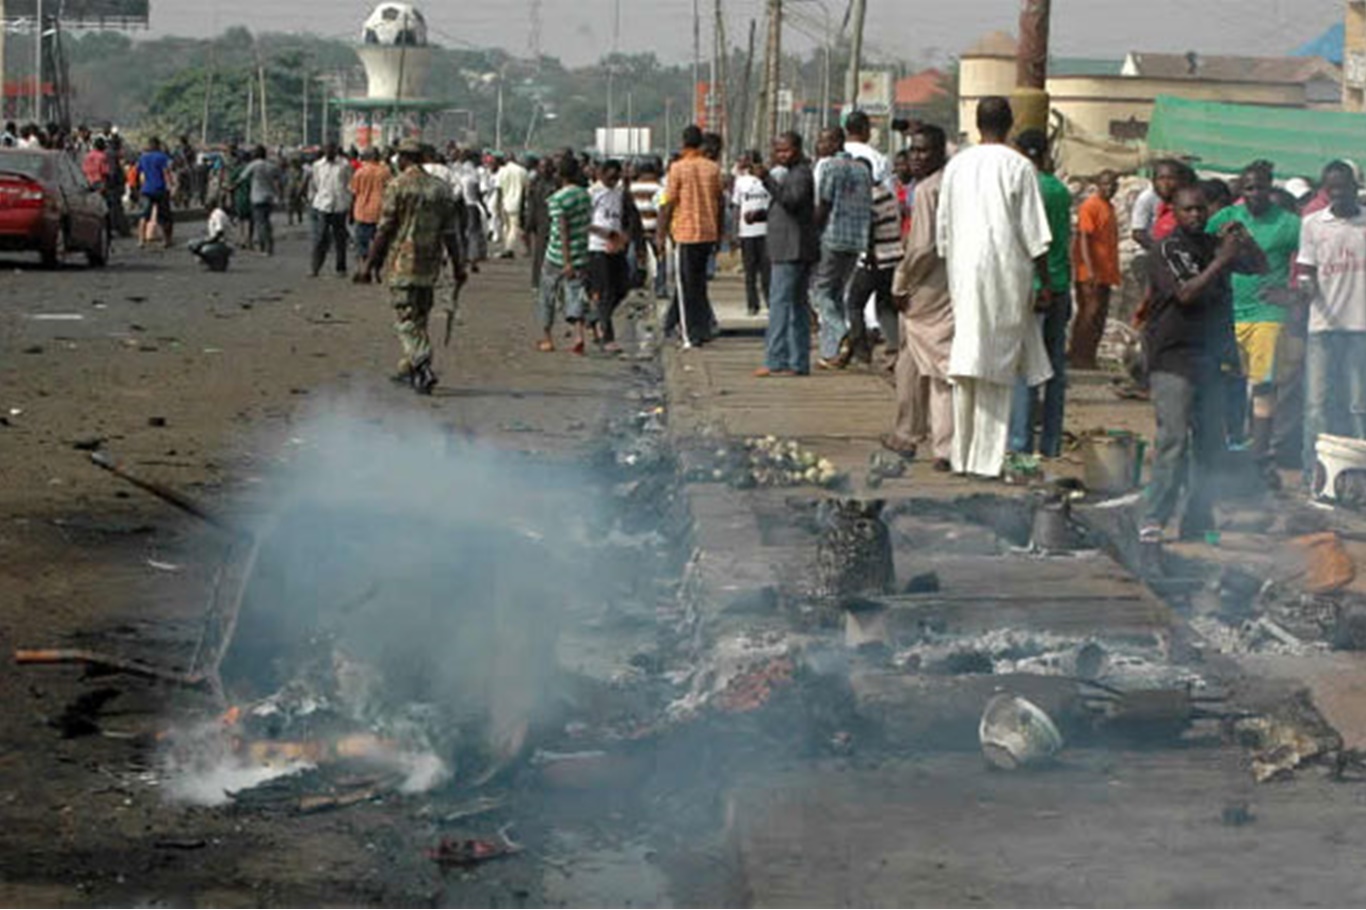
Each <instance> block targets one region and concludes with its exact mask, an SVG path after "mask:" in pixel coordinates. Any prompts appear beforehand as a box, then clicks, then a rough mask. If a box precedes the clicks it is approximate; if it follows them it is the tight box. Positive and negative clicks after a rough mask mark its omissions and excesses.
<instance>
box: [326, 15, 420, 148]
mask: <svg viewBox="0 0 1366 910" xmlns="http://www.w3.org/2000/svg"><path fill="white" fill-rule="evenodd" d="M431 53H432V52H431V48H430V47H429V46H428V44H427V20H426V19H425V18H424V17H423V15H422V12H421V10H419V9H418V8H417V7H416V6H414V5H413V4H411V3H398V2H389V0H386V2H384V3H380V4H379V5H378V6H376V7H375V9H374V11H373V12H371V13H370V16H369V17H368V18H367V19H366V20H365V24H364V25H363V26H361V34H360V44H359V45H358V46H357V47H356V56H358V57H359V58H360V61H361V64H362V65H363V66H364V67H365V78H366V91H365V97H363V98H349V99H346V100H345V101H343V102H342V104H341V107H342V112H343V113H342V143H343V144H344V145H355V146H357V147H359V148H367V147H369V146H371V145H389V144H392V143H395V142H397V141H398V140H399V139H402V138H403V137H405V136H419V137H420V136H422V135H423V132H424V129H425V127H426V124H427V120H428V116H429V115H430V114H431V113H433V112H435V111H436V110H439V109H441V108H443V107H444V106H445V105H444V104H442V103H441V102H436V101H433V100H432V99H431V98H429V97H428V95H427V73H428V71H429V69H430V67H431Z"/></svg>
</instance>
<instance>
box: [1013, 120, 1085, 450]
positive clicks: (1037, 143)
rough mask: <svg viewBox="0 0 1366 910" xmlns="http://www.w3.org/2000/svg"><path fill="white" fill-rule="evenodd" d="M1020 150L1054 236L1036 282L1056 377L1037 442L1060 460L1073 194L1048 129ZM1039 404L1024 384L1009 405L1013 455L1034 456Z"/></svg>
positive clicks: (1022, 142)
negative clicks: (1035, 174) (1056, 167)
mask: <svg viewBox="0 0 1366 910" xmlns="http://www.w3.org/2000/svg"><path fill="white" fill-rule="evenodd" d="M1015 148H1016V149H1018V150H1019V151H1020V153H1021V154H1022V155H1024V156H1025V157H1026V158H1028V159H1029V160H1030V161H1032V162H1033V163H1034V166H1035V167H1036V168H1038V171H1039V191H1040V193H1042V195H1043V207H1044V211H1045V213H1047V215H1048V230H1049V232H1050V233H1052V235H1053V239H1052V241H1051V242H1050V243H1049V245H1048V255H1047V256H1046V257H1045V258H1044V260H1043V262H1042V263H1041V264H1040V265H1039V266H1038V272H1039V274H1038V277H1037V278H1036V279H1035V281H1034V288H1035V292H1036V294H1037V299H1036V302H1035V307H1034V308H1035V311H1036V312H1037V314H1038V318H1039V325H1040V329H1041V331H1042V332H1043V343H1044V347H1045V348H1046V349H1047V350H1048V360H1049V363H1051V364H1052V366H1053V378H1052V379H1049V380H1048V381H1047V382H1046V383H1044V385H1043V435H1042V438H1040V439H1038V440H1037V442H1038V452H1039V454H1040V455H1043V456H1044V457H1046V458H1057V457H1058V456H1059V455H1061V454H1062V422H1063V405H1064V403H1065V399H1066V396H1067V323H1068V321H1069V320H1071V318H1072V256H1071V249H1072V194H1071V192H1070V191H1068V189H1067V187H1066V185H1064V184H1063V182H1062V181H1061V180H1059V179H1058V178H1057V177H1054V176H1053V161H1052V156H1051V155H1050V154H1049V151H1048V136H1047V135H1045V133H1044V132H1043V130H1025V131H1024V132H1022V133H1020V135H1018V136H1016V137H1015ZM1037 401H1038V389H1037V388H1030V387H1029V386H1028V385H1026V384H1025V381H1024V380H1023V379H1021V380H1019V381H1018V382H1017V383H1016V386H1015V399H1014V401H1013V402H1012V403H1011V406H1010V439H1009V442H1008V445H1009V448H1010V451H1012V452H1018V453H1021V454H1033V453H1034V451H1035V442H1036V439H1035V434H1034V410H1035V405H1036V403H1037Z"/></svg>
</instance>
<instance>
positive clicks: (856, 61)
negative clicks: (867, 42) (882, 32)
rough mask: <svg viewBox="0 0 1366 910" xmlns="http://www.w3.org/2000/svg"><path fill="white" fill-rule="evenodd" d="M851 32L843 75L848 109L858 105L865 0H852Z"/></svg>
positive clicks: (865, 11) (866, 8)
mask: <svg viewBox="0 0 1366 910" xmlns="http://www.w3.org/2000/svg"><path fill="white" fill-rule="evenodd" d="M853 3H854V7H853V33H852V34H851V35H850V38H849V71H848V72H847V73H846V74H845V76H844V97H845V98H846V99H848V101H849V110H851V111H852V110H854V109H855V108H857V107H858V89H859V77H858V75H859V66H860V64H861V63H862V57H863V18H864V15H865V14H866V13H867V12H868V4H867V0H853Z"/></svg>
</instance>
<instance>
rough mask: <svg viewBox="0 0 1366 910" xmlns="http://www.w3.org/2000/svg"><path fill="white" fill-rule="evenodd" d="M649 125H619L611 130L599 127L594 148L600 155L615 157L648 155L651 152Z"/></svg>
mask: <svg viewBox="0 0 1366 910" xmlns="http://www.w3.org/2000/svg"><path fill="white" fill-rule="evenodd" d="M650 141H651V136H650V128H649V127H648V126H618V127H614V128H613V129H611V130H606V129H603V128H602V127H598V129H597V131H596V141H595V142H594V143H593V145H594V148H595V149H596V150H597V153H598V154H599V155H609V156H613V157H619V156H628V157H629V156H632V155H648V154H649V153H650Z"/></svg>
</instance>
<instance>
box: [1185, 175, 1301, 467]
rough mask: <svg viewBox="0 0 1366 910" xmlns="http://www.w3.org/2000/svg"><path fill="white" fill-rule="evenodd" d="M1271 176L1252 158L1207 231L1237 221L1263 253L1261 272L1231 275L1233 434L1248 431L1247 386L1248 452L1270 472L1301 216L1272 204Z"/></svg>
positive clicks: (1293, 296)
mask: <svg viewBox="0 0 1366 910" xmlns="http://www.w3.org/2000/svg"><path fill="white" fill-rule="evenodd" d="M1274 176H1275V175H1274V174H1273V173H1272V170H1271V165H1270V164H1268V163H1267V162H1264V161H1258V162H1254V163H1252V164H1250V165H1248V166H1247V167H1246V168H1244V169H1243V173H1242V186H1243V198H1242V201H1241V202H1239V203H1238V204H1237V205H1231V206H1229V207H1227V208H1225V209H1223V210H1222V211H1220V212H1219V214H1217V215H1215V216H1214V217H1213V218H1211V219H1210V220H1209V227H1208V228H1207V230H1208V231H1209V232H1210V233H1211V234H1217V233H1218V232H1219V230H1220V228H1222V227H1223V226H1224V225H1226V224H1228V223H1229V222H1231V221H1236V222H1238V223H1240V224H1242V225H1243V226H1244V227H1246V228H1247V232H1248V233H1249V234H1251V235H1252V239H1253V240H1255V241H1256V242H1257V245H1258V246H1259V247H1261V248H1262V252H1264V253H1265V254H1266V263H1267V270H1266V272H1265V273H1264V274H1261V275H1238V274H1235V275H1234V276H1233V330H1234V335H1235V336H1236V337H1237V340H1238V355H1239V359H1240V361H1241V368H1242V374H1243V377H1245V378H1244V380H1242V381H1239V382H1238V383H1237V389H1236V393H1235V394H1236V395H1237V400H1238V407H1237V408H1236V409H1234V414H1235V415H1236V416H1235V417H1234V419H1233V420H1232V423H1233V426H1232V427H1231V428H1230V430H1231V434H1232V435H1233V436H1235V437H1242V436H1243V435H1244V433H1245V432H1246V429H1247V428H1246V426H1245V419H1244V415H1245V413H1246V409H1245V407H1244V406H1243V405H1244V404H1245V402H1246V399H1247V395H1248V391H1249V388H1250V390H1251V394H1252V432H1251V436H1252V450H1253V453H1254V457H1255V458H1257V460H1258V462H1259V463H1261V464H1262V465H1264V466H1265V467H1266V470H1267V475H1268V477H1274V476H1275V474H1274V471H1272V470H1271V468H1270V465H1271V455H1272V453H1271V438H1272V429H1273V426H1274V418H1275V414H1276V384H1275V379H1276V347H1277V345H1278V344H1279V342H1280V337H1281V329H1282V327H1283V326H1284V325H1285V319H1286V315H1287V307H1289V306H1290V305H1291V304H1293V303H1294V301H1295V299H1296V298H1295V293H1294V291H1293V290H1292V289H1291V287H1290V270H1291V266H1292V264H1293V263H1294V261H1295V256H1296V254H1297V253H1298V252H1299V246H1300V219H1299V216H1298V215H1295V214H1294V213H1292V212H1288V211H1286V210H1285V209H1283V208H1282V207H1280V206H1279V205H1276V204H1275V203H1274V202H1272V198H1271V191H1272V189H1273V187H1274V184H1273V178H1274Z"/></svg>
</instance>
